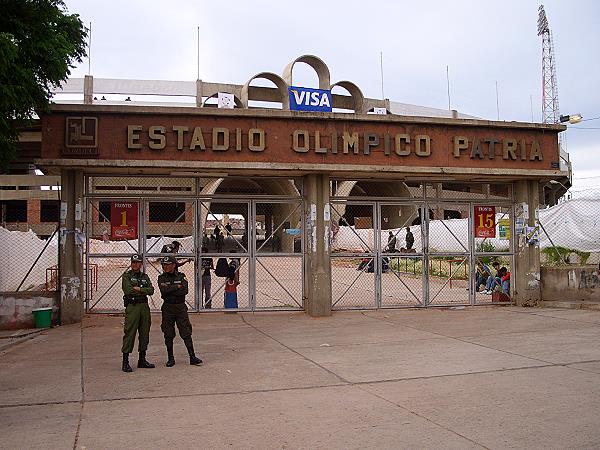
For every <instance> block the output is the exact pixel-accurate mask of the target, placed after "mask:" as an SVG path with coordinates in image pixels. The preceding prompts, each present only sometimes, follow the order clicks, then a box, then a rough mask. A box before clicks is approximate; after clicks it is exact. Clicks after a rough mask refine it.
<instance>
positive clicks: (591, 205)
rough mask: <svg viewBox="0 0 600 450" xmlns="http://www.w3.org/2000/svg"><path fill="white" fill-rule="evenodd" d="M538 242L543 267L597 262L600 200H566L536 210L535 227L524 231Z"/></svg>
mask: <svg viewBox="0 0 600 450" xmlns="http://www.w3.org/2000/svg"><path fill="white" fill-rule="evenodd" d="M526 232H527V240H528V241H529V242H530V243H532V244H539V246H540V258H541V263H542V265H543V266H569V265H582V266H585V265H594V266H596V267H598V265H599V263H600V199H592V198H587V199H586V198H582V199H570V200H565V201H564V202H561V203H558V204H557V205H555V206H552V207H549V208H546V209H540V210H539V211H538V227H535V228H531V229H528V230H526Z"/></svg>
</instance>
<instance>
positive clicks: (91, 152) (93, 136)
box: [62, 116, 98, 156]
mask: <svg viewBox="0 0 600 450" xmlns="http://www.w3.org/2000/svg"><path fill="white" fill-rule="evenodd" d="M62 154H63V156H97V155H98V118H97V117H82V116H79V117H67V119H66V129H65V148H64V149H63V151H62Z"/></svg>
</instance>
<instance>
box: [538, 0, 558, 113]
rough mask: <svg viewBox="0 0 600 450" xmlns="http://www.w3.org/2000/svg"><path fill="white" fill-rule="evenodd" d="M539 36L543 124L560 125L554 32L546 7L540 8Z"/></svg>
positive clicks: (541, 6)
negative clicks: (549, 24)
mask: <svg viewBox="0 0 600 450" xmlns="http://www.w3.org/2000/svg"><path fill="white" fill-rule="evenodd" d="M538 12H539V15H538V22H537V27H538V36H541V37H542V122H543V123H559V122H560V108H559V107H558V84H557V83H556V58H555V57H554V43H553V41H552V32H551V31H550V27H549V26H548V18H547V17H546V11H544V5H540V7H539V8H538Z"/></svg>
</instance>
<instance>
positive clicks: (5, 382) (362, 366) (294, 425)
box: [0, 307, 600, 449]
mask: <svg viewBox="0 0 600 450" xmlns="http://www.w3.org/2000/svg"><path fill="white" fill-rule="evenodd" d="M192 320H193V324H194V327H195V328H194V330H195V331H194V339H195V342H196V346H197V348H198V350H199V351H200V353H201V354H202V357H203V358H204V360H205V364H204V366H201V367H192V366H189V365H188V364H186V357H185V354H184V348H183V345H182V343H181V341H177V348H176V358H177V365H175V367H173V368H166V367H165V366H164V361H165V352H164V350H163V347H162V344H161V343H162V338H161V333H160V327H159V322H160V319H159V317H158V316H154V317H153V324H154V325H153V328H152V334H151V339H150V341H151V347H150V349H149V357H148V359H149V360H151V361H153V362H155V363H157V366H158V367H157V368H156V369H153V370H148V369H146V370H143V369H140V370H138V369H136V370H135V372H134V373H131V374H124V373H122V372H121V371H120V354H119V348H120V339H121V323H122V318H121V317H109V316H94V317H89V318H86V320H85V321H84V323H83V325H82V326H79V325H75V326H64V327H59V328H55V329H52V330H48V331H45V332H43V333H42V334H40V335H38V336H36V337H34V338H33V339H30V340H27V341H25V342H22V343H20V344H18V345H14V346H12V347H10V348H8V349H5V350H2V351H1V352H0V436H2V441H1V443H0V447H1V448H10V449H16V448H27V449H30V448H61V449H66V448H74V449H83V448H86V449H104V448H144V449H148V448H167V447H170V448H178V449H179V448H260V449H283V448H286V449H287V448H290V449H292V448H307V449H317V448H327V449H331V448H340V449H341V448H343V449H348V448H460V449H464V448H540V449H549V448H598V447H599V446H600V414H599V411H600V346H599V345H598V342H600V326H599V325H600V312H598V311H583V310H551V309H531V308H530V309H522V308H516V307H479V308H466V309H454V310H453V309H446V310H439V309H429V310H390V311H387V310H383V311H373V312H357V311H355V312H352V311H349V312H338V313H335V314H334V315H333V316H332V317H329V318H322V319H313V318H309V317H307V316H305V315H304V314H303V313H295V312H294V313H281V312H280V313H260V314H254V315H253V314H251V313H238V314H223V313H213V314H203V315H196V316H194V317H193V318H192Z"/></svg>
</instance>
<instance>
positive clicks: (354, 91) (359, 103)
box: [330, 80, 366, 114]
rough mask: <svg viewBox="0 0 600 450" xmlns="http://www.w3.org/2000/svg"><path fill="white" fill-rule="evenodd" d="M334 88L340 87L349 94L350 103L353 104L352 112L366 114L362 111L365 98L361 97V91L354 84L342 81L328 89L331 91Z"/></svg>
mask: <svg viewBox="0 0 600 450" xmlns="http://www.w3.org/2000/svg"><path fill="white" fill-rule="evenodd" d="M335 86H339V87H342V88H344V89H346V90H347V91H348V92H349V93H350V96H351V97H352V101H353V103H354V112H355V113H357V114H361V113H364V112H366V111H364V110H363V109H364V104H365V96H364V95H363V93H362V91H361V90H360V88H359V87H358V86H357V85H356V84H354V83H353V82H352V81H346V80H343V81H338V82H337V83H333V84H332V85H331V88H330V89H332V90H333V88H334V87H335Z"/></svg>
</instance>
